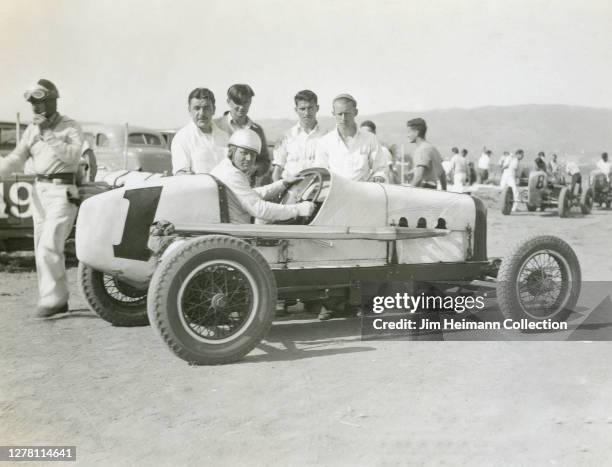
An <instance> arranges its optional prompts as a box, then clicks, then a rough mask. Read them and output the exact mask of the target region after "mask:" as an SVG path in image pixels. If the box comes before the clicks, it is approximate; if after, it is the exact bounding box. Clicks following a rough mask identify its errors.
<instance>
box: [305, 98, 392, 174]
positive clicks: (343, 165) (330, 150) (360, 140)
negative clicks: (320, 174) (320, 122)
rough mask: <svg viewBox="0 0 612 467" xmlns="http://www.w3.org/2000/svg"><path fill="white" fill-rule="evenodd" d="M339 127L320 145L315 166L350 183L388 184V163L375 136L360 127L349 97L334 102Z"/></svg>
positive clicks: (323, 139)
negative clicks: (354, 181) (386, 173)
mask: <svg viewBox="0 0 612 467" xmlns="http://www.w3.org/2000/svg"><path fill="white" fill-rule="evenodd" d="M332 106H333V115H334V117H335V118H336V127H335V128H334V129H333V130H332V131H330V132H329V133H327V134H326V135H325V136H323V137H322V138H321V139H320V140H319V143H318V144H317V150H316V156H315V166H316V167H324V168H327V169H329V170H330V171H331V172H334V173H336V174H338V175H340V176H341V177H345V178H348V179H349V180H358V181H373V182H379V183H380V182H385V181H386V178H385V171H386V169H387V160H386V158H385V156H384V153H383V151H382V147H381V146H380V143H379V142H378V139H377V138H376V135H374V134H372V133H370V132H369V131H365V130H362V129H359V128H357V124H356V123H355V117H356V116H357V113H358V110H357V101H356V100H355V98H354V97H353V96H351V95H349V94H340V95H339V96H336V98H335V99H334V100H333V104H332Z"/></svg>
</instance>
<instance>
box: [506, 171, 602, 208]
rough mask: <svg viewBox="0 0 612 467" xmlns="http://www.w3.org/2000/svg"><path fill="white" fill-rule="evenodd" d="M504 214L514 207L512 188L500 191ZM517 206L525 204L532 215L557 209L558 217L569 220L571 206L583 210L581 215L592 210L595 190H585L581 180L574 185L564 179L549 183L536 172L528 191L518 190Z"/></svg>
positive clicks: (533, 174) (531, 178)
mask: <svg viewBox="0 0 612 467" xmlns="http://www.w3.org/2000/svg"><path fill="white" fill-rule="evenodd" d="M500 200H501V212H502V214H504V215H509V214H510V213H511V212H512V207H513V205H514V202H515V200H514V193H513V192H512V188H510V187H508V186H507V187H505V188H504V189H503V190H502V192H501V198H500ZM516 202H517V203H520V204H524V205H525V206H526V207H527V210H528V211H529V212H533V211H535V210H536V209H540V210H541V211H544V210H545V209H547V208H557V209H558V211H559V217H567V216H568V215H569V213H570V210H571V208H572V207H580V211H581V212H582V214H590V212H591V209H592V208H593V189H592V188H590V187H586V188H585V189H583V188H582V177H578V178H577V181H575V182H574V183H570V184H566V183H565V180H563V179H562V180H555V181H554V183H553V182H552V181H551V180H550V178H549V176H548V175H547V174H546V172H544V171H541V170H535V171H533V172H531V173H530V174H529V179H528V183H527V187H526V188H519V199H518V200H517V201H516Z"/></svg>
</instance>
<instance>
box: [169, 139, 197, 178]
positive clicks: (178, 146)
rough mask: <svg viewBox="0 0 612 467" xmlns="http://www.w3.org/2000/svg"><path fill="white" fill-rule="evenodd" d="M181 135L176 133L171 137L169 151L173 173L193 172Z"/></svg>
mask: <svg viewBox="0 0 612 467" xmlns="http://www.w3.org/2000/svg"><path fill="white" fill-rule="evenodd" d="M182 136H183V135H182V134H180V133H177V134H176V135H175V136H174V138H173V139H172V145H171V146H170V151H171V152H172V174H173V175H185V174H192V173H193V170H192V169H191V158H190V157H189V152H188V150H187V146H186V145H185V142H184V141H183V137H182Z"/></svg>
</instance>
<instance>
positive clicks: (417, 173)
mask: <svg viewBox="0 0 612 467" xmlns="http://www.w3.org/2000/svg"><path fill="white" fill-rule="evenodd" d="M413 173H414V177H413V178H412V185H413V186H421V182H422V181H423V175H424V174H425V167H423V166H422V165H417V166H416V167H415V168H414V171H413Z"/></svg>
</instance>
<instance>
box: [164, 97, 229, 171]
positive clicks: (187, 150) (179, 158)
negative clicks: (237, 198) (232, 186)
mask: <svg viewBox="0 0 612 467" xmlns="http://www.w3.org/2000/svg"><path fill="white" fill-rule="evenodd" d="M187 105H188V109H189V114H190V115H191V121H190V122H189V123H188V124H187V125H185V126H184V127H183V128H181V129H180V130H179V131H177V133H176V135H175V136H174V139H173V140H172V146H171V149H172V173H173V174H174V175H178V174H200V173H209V172H210V171H211V170H212V169H213V168H215V167H216V166H217V164H219V162H221V161H222V160H223V159H224V158H225V155H226V152H227V141H228V139H229V135H228V134H227V133H226V132H225V131H222V130H221V129H219V128H218V127H217V125H215V124H214V123H213V120H212V117H213V115H214V114H215V95H214V94H213V93H212V92H211V91H210V90H209V89H206V88H196V89H194V90H193V91H191V92H190V93H189V97H188V98H187Z"/></svg>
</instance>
